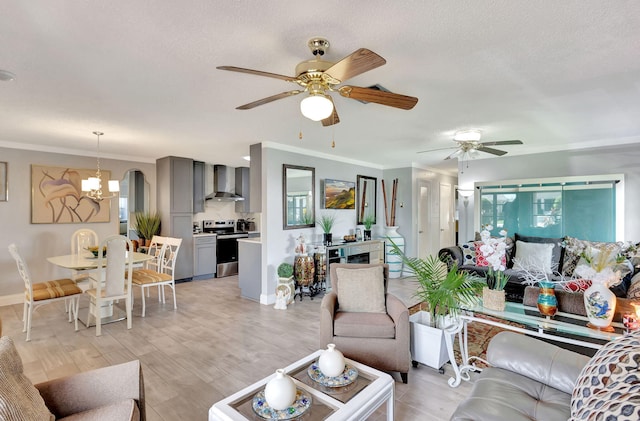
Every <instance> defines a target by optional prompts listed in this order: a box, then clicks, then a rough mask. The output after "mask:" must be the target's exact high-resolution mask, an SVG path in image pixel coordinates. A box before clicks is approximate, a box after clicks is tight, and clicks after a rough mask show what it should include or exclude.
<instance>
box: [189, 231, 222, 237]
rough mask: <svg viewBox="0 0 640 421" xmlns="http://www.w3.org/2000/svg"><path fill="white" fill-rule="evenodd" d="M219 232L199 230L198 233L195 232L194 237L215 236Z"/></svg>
mask: <svg viewBox="0 0 640 421" xmlns="http://www.w3.org/2000/svg"><path fill="white" fill-rule="evenodd" d="M217 235H218V234H216V233H213V232H199V233H198V234H193V236H194V237H215V236H217Z"/></svg>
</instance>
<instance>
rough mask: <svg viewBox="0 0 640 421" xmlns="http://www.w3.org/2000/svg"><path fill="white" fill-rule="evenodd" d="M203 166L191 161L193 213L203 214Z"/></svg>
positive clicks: (200, 162) (198, 162)
mask: <svg viewBox="0 0 640 421" xmlns="http://www.w3.org/2000/svg"><path fill="white" fill-rule="evenodd" d="M204 165H205V164H204V162H202V161H193V213H199V212H204Z"/></svg>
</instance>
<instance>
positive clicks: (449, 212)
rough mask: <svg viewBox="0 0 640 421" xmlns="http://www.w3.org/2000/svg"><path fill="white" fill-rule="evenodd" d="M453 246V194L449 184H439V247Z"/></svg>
mask: <svg viewBox="0 0 640 421" xmlns="http://www.w3.org/2000/svg"><path fill="white" fill-rule="evenodd" d="M453 245H455V230H454V214H453V193H452V189H451V184H446V183H440V247H439V248H443V247H449V246H453Z"/></svg>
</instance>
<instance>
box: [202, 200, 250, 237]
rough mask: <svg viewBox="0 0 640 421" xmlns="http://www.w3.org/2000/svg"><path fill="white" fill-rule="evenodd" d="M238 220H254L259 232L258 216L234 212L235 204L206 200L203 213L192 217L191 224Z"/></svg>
mask: <svg viewBox="0 0 640 421" xmlns="http://www.w3.org/2000/svg"><path fill="white" fill-rule="evenodd" d="M240 218H242V219H247V218H255V222H256V230H257V231H260V214H259V213H239V212H236V206H235V202H217V201H214V200H208V201H207V202H206V204H205V207H204V212H198V213H196V214H195V215H193V222H199V223H200V224H201V225H202V221H203V220H205V219H212V220H214V221H221V220H226V219H233V220H236V219H240Z"/></svg>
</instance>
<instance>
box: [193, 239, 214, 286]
mask: <svg viewBox="0 0 640 421" xmlns="http://www.w3.org/2000/svg"><path fill="white" fill-rule="evenodd" d="M216 240H217V239H216V235H215V234H202V235H194V236H193V244H194V251H193V257H194V259H193V279H194V280H195V279H207V278H213V277H214V275H215V273H216Z"/></svg>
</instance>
